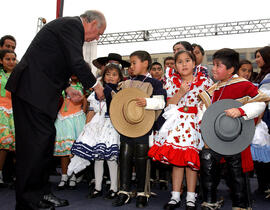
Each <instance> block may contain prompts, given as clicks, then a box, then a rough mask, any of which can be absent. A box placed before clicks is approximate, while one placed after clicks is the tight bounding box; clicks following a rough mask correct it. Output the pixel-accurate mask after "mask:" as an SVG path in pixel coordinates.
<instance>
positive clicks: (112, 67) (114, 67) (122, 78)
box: [101, 63, 124, 84]
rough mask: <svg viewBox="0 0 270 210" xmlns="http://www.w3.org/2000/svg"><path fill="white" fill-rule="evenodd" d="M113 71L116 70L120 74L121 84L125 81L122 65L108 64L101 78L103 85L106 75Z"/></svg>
mask: <svg viewBox="0 0 270 210" xmlns="http://www.w3.org/2000/svg"><path fill="white" fill-rule="evenodd" d="M112 69H116V70H117V72H118V75H119V78H120V82H121V81H123V80H124V76H123V74H122V71H121V68H120V65H118V64H116V63H108V64H107V65H106V66H105V69H104V71H103V74H102V77H101V81H102V83H103V84H105V81H104V79H105V75H106V73H107V72H108V71H109V70H112Z"/></svg>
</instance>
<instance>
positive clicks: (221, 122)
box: [214, 112, 242, 142]
mask: <svg viewBox="0 0 270 210" xmlns="http://www.w3.org/2000/svg"><path fill="white" fill-rule="evenodd" d="M214 129H215V133H216V135H217V136H218V137H219V138H220V140H221V141H225V142H231V141H233V140H234V139H236V138H237V137H238V136H239V135H241V130H242V123H241V121H240V119H239V118H231V117H228V116H227V115H226V113H224V112H223V113H221V114H220V115H218V116H217V118H216V120H215V124H214Z"/></svg>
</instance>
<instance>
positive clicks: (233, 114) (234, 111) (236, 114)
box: [224, 108, 242, 118]
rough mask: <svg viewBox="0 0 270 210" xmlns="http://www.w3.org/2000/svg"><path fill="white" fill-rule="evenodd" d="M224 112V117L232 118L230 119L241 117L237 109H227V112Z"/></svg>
mask: <svg viewBox="0 0 270 210" xmlns="http://www.w3.org/2000/svg"><path fill="white" fill-rule="evenodd" d="M224 112H225V113H226V115H227V116H228V117H232V118H237V117H241V116H242V115H241V112H240V111H239V109H237V108H231V109H227V110H224Z"/></svg>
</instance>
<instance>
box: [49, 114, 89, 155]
mask: <svg viewBox="0 0 270 210" xmlns="http://www.w3.org/2000/svg"><path fill="white" fill-rule="evenodd" d="M85 120H86V117H85V113H84V112H83V111H80V112H77V113H75V114H72V115H69V116H66V117H62V116H61V115H59V114H58V117H57V119H56V121H55V128H56V140H55V147H54V156H67V155H71V152H70V150H71V147H72V145H73V143H74V141H75V140H76V139H77V138H78V137H79V135H80V133H81V132H82V130H83V127H84V126H85Z"/></svg>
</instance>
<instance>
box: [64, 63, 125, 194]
mask: <svg viewBox="0 0 270 210" xmlns="http://www.w3.org/2000/svg"><path fill="white" fill-rule="evenodd" d="M120 69H121V66H120V65H118V64H114V63H109V64H107V65H106V67H105V70H104V73H103V76H102V79H101V80H102V82H103V85H106V83H112V84H117V83H118V82H120V81H121V80H122V79H123V75H122V73H121V70H120ZM87 100H88V101H89V102H90V106H91V107H92V108H93V111H92V114H93V115H94V116H93V118H92V119H91V121H90V122H88V123H87V124H86V125H85V127H84V129H83V131H82V133H81V134H80V136H79V138H78V139H77V140H76V142H75V143H74V144H73V146H72V148H71V152H72V154H74V157H73V158H72V160H71V163H70V165H69V168H68V174H71V173H72V172H75V173H78V172H79V171H81V170H83V169H84V168H85V167H86V166H87V165H89V164H90V161H93V160H95V166H94V171H95V189H94V190H93V191H92V192H90V194H89V195H88V198H95V197H98V196H101V195H102V179H103V171H104V168H103V164H104V160H106V161H107V163H108V167H109V172H110V179H111V186H110V191H109V192H108V194H107V195H106V196H105V197H106V198H108V199H112V198H113V197H115V195H116V192H117V169H118V164H117V159H118V155H119V144H120V137H119V134H118V133H117V131H116V130H115V129H114V127H113V125H112V123H111V120H110V117H109V114H108V108H107V106H106V102H105V100H103V101H99V100H98V99H97V97H96V95H95V93H92V94H91V95H90V96H89V97H88V99H87Z"/></svg>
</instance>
